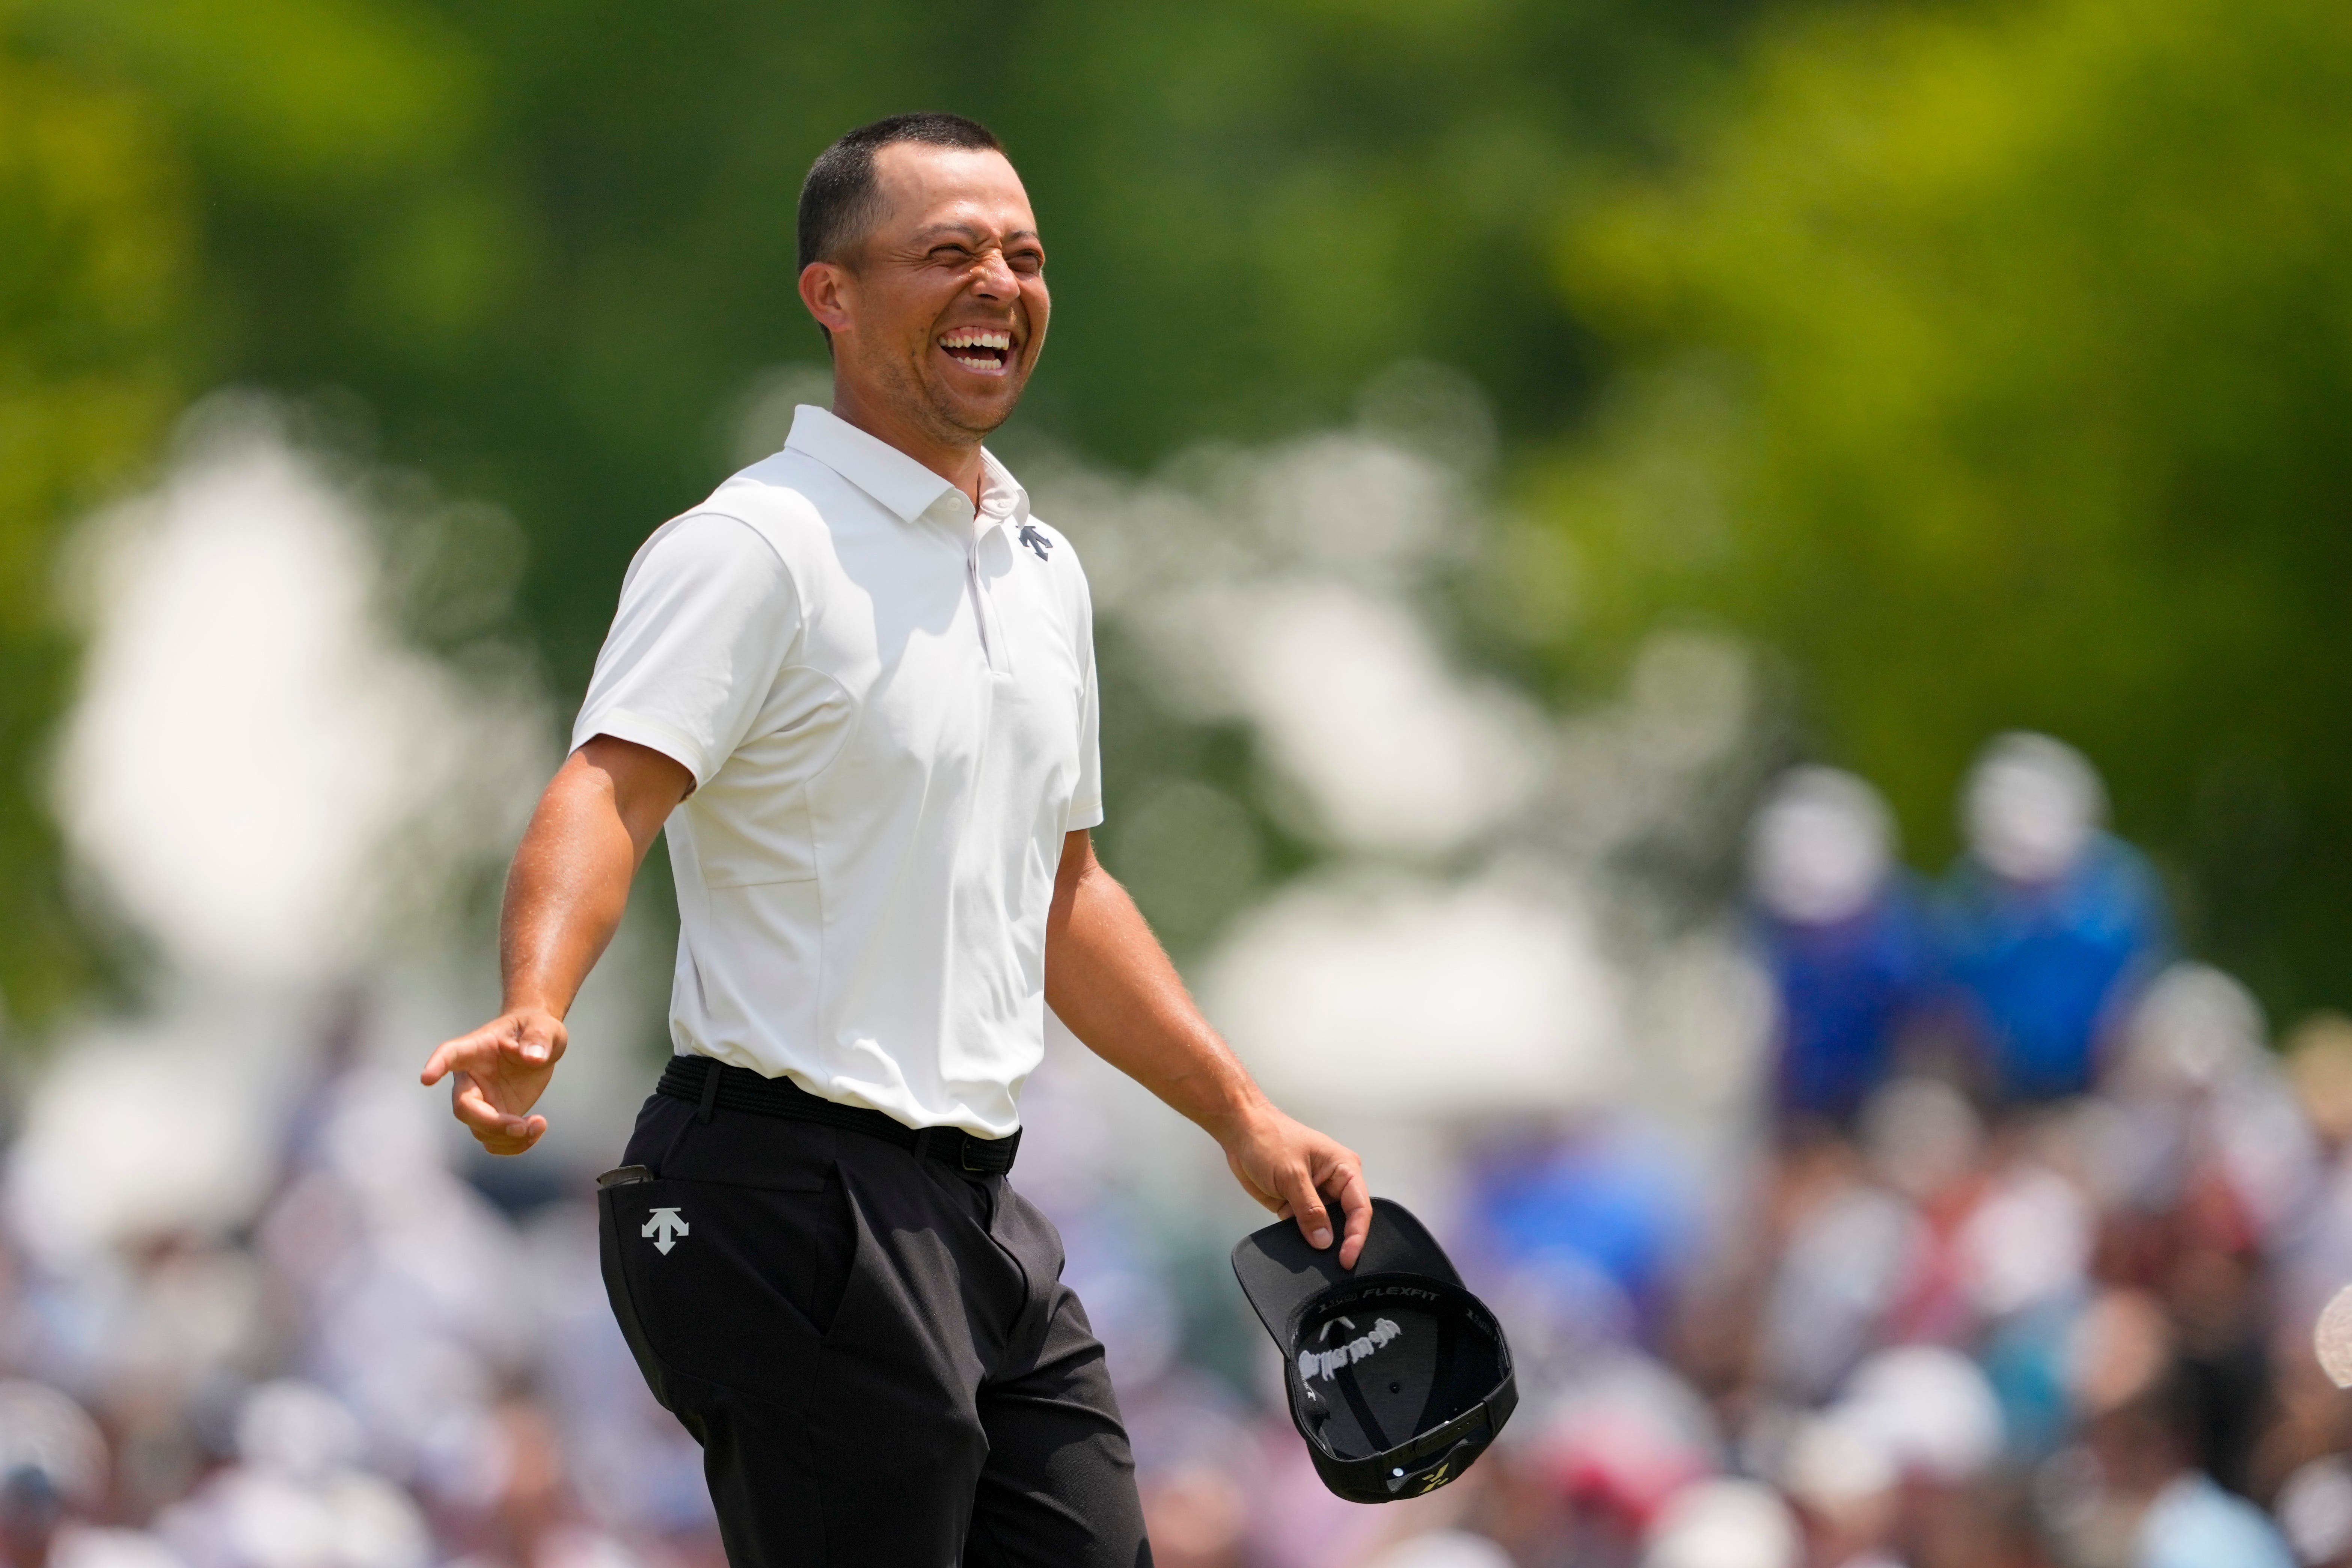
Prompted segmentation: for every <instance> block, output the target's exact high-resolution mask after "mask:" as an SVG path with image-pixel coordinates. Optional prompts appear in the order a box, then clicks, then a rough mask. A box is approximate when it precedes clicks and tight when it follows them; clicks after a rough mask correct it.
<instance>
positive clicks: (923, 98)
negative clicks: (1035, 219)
mask: <svg viewBox="0 0 2352 1568" xmlns="http://www.w3.org/2000/svg"><path fill="white" fill-rule="evenodd" d="M17 3H18V4H19V5H24V6H26V7H27V9H26V16H27V18H28V20H27V22H26V26H24V27H23V28H21V29H20V33H21V35H22V37H25V38H26V40H28V47H34V48H37V50H39V51H40V52H41V53H42V54H44V55H45V56H46V57H47V58H53V59H56V60H59V61H63V62H67V63H68V64H69V65H70V66H71V67H72V68H74V69H76V70H77V71H79V72H82V73H86V74H88V75H90V76H92V77H94V78H96V79H101V80H106V81H110V82H111V81H123V82H131V83H136V84H138V85H139V86H140V87H142V89H144V90H146V91H148V92H150V93H152V95H153V96H154V97H155V98H156V99H157V100H159V101H161V102H163V103H164V104H165V105H167V106H168V108H169V110H170V112H171V114H172V115H173V121H174V124H175V125H176V126H177V128H178V129H179V130H180V131H181V132H183V134H184V139H185V143H186V145H187V147H188V148H189V150H190V156H191V159H192V161H193V163H194V170H195V180H196V184H197V189H198V192H199V194H200V196H201V200H202V203H203V208H204V213H205V252H206V255H205V289H206V311H205V329H206V331H205V344H206V347H207V349H208V351H209V353H208V357H207V358H206V360H205V363H204V366H203V368H204V370H205V374H207V375H208V377H209V378H210V379H212V380H215V381H222V380H233V379H245V380H254V381H259V382H262V383H265V384H270V385H273V386H276V387H278V388H280V389H283V390H288V391H293V392H297V393H307V392H310V391H314V390H316V389H318V388H320V387H328V386H331V387H337V388H342V389H348V390H349V391H351V392H352V393H356V394H357V395H359V399H360V401H361V403H362V405H364V406H365V407H366V408H367V409H368V410H370V411H371V414H372V416H373V419H374V421H375V422H376V426H377V429H376V439H377V441H378V443H379V446H380V450H381V452H382V454H383V455H384V456H386V457H389V458H394V459H395V460H398V461H403V462H409V463H415V464H418V465H421V466H423V467H425V468H427V469H428V470H430V471H431V472H432V473H433V474H434V475H435V477H436V479H438V480H439V481H440V482H441V483H442V485H443V486H444V487H445V488H446V489H451V490H455V491H457V492H460V493H467V494H473V495H478V496H482V497H486V498H488V499H490V500H495V501H497V502H498V503H499V504H501V505H503V506H505V507H507V508H508V509H509V510H511V511H512V512H513V513H514V514H515V515H516V516H517V517H518V518H520V520H521V521H523V523H524V526H525V527H526V529H527V530H528V531H530V535H531V536H532V538H533V540H534V542H535V543H536V545H537V548H536V550H535V551H534V552H533V563H532V567H531V571H530V580H529V582H528V583H527V584H526V586H525V604H526V607H527V610H528V612H529V613H530V615H531V616H532V618H533V620H534V622H535V625H536V629H537V630H538V632H539V634H540V636H541V644H542V646H543V647H544V648H545V649H546V651H547V653H548V655H549V656H550V658H551V668H552V673H553V674H554V676H555V678H556V679H557V682H558V684H559V687H562V688H566V689H568V688H571V687H573V686H576V685H577V684H578V683H579V682H580V681H582V680H583V679H584V678H585V673H586V666H587V663H588V660H589V659H590V658H591V657H593V652H594V648H595V646H596V644H597V642H598V640H599V639H600V638H601V637H602V634H603V630H604V624H605V621H606V619H607V617H608V616H609V613H610V606H611V603H612V599H613V595H614V585H615V584H617V582H618V580H619V574H620V569H621V566H622V565H623V563H625V561H626V558H627V556H628V554H629V552H631V551H632V550H633V549H634V548H635V544H636V542H638V541H639V540H640V539H642V538H643V536H644V535H645V533H646V531H648V530H649V528H650V527H651V525H652V524H653V523H655V522H656V521H659V520H660V519H661V518H663V517H665V516H667V515H669V514H670V513H672V512H674V511H676V510H677V509H678V508H680V507H681V506H683V505H685V504H687V503H688V502H690V501H691V500H694V499H696V498H697V497H698V496H699V495H701V494H702V493H704V492H705V491H706V490H707V489H708V487H709V484H710V482H711V481H712V479H713V478H714V476H716V475H717V474H719V473H721V472H723V471H724V469H725V468H726V467H728V466H730V464H729V462H728V458H729V439H728V437H729V428H728V427H729V425H730V418H731V416H732V413H733V409H734V405H736V403H737V401H738V400H739V399H740V398H741V397H742V396H743V395H744V392H745V389H746V388H747V386H749V385H750V384H751V381H752V379H753V377H754V376H755V374H757V373H758V372H759V371H760V370H761V369H762V368H763V367H766V366H770V365H773V364H776V363H790V362H807V361H811V360H821V359H822V357H823V348H822V345H821V343H820V342H819V340H818V339H817V337H816V335H815V333H814V330H813V329H812V328H811V327H810V326H809V324H808V323H807V321H805V319H804V317H803V312H802V310H801V309H800V307H799V304H798V302H797V300H796V299H795V297H794V295H793V233H792V230H793V204H794V201H795V199H796V197H797V195H798V190H799V184H800V179H801V176H802V174H803V172H804V171H805V170H806V168H807V166H808V163H809V161H810V159H811V158H812V157H814V154H815V153H817V151H818V150H819V149H821V148H822V147H823V146H824V144H825V142H827V141H829V140H830V139H831V138H832V137H834V136H835V135H837V134H838V133H839V132H842V131H844V130H845V129H847V128H848V127H849V126H851V125H854V124H856V123H858V122H860V121H866V120H869V119H872V118H875V117H877V116H878V115H880V114H884V113H888V112H894V111H896V110H901V109H905V108H908V107H910V106H925V107H939V108H949V109H955V110H961V111H964V112H968V113H971V114H974V115H977V116H979V117H980V118H982V119H983V120H985V121H988V122H990V123H991V124H992V125H993V126H994V127H995V128H996V129H997V130H998V131H999V132H1000V133H1001V134H1003V136H1004V137H1005V139H1006V142H1007V143H1008V145H1009V146H1010V147H1011V149H1012V151H1013V155H1014V157H1015V159H1016V160H1017V161H1018V163H1020V165H1021V168H1022V170H1023V173H1024V176H1025V177H1026V179H1027V181H1028V183H1029V184H1030V186H1031V188H1032V192H1033V195H1034V198H1035V201H1036V204H1037V206H1038V208H1039V211H1040V214H1041V216H1042V217H1043V219H1044V226H1045V232H1046V237H1047V240H1048V243H1049V245H1050V246H1051V247H1052V250H1053V258H1054V268H1053V270H1054V276H1055V286H1056V292H1057V300H1056V303H1057V306H1058V310H1057V311H1056V315H1055V332H1054V346H1053V349H1052V351H1051V353H1048V355H1047V356H1046V358H1045V370H1044V371H1043V373H1042V374H1040V376H1039V379H1038V382H1037V384H1036V385H1035V386H1034V389H1033V391H1032V394H1031V398H1030V403H1029V405H1028V407H1027V408H1025V409H1024V414H1023V416H1022V421H1021V430H1022V432H1023V433H1025V434H1028V435H1032V436H1043V437H1050V438H1053V439H1055V440H1057V441H1059V442H1061V443H1063V444H1065V445H1068V446H1072V447H1076V448H1078V449H1081V450H1084V451H1086V452H1087V453H1089V454H1091V455H1093V456H1096V457H1097V458H1108V459H1110V460H1113V461H1118V462H1122V463H1129V464H1142V463H1148V462H1150V461H1151V460H1153V459H1155V458H1159V457H1160V456H1162V455H1164V454H1166V453H1167V452H1169V451H1171V450H1172V449H1173V448H1175V447H1178V446H1180V445H1181V444H1183V443H1185V442H1188V441H1192V440H1196V439H1199V438H1201V437H1203V436H1206V435H1214V434H1223V435H1238V436H1250V437H1256V436H1262V435H1265V434H1266V433H1268V432H1269V430H1271V429H1274V428H1290V427H1297V426H1303V425H1305V424H1307V423H1309V422H1313V421H1317V420H1321V419H1328V418H1329V417H1331V416H1335V415H1336V414H1338V413H1339V412H1340V411H1341V410H1343V409H1344V408H1345V407H1346V405H1347V402H1348V400H1349V398H1350V397H1352V395H1354V394H1355V392H1356V391H1357V389H1358V388H1359V387H1360V386H1361V385H1362V384H1364V383H1365V382H1366V381H1367V380H1368V379H1370V376H1371V375H1372V374H1375V373H1377V372H1378V371H1379V370H1381V369H1382V368H1384V367H1386V366H1387V365H1389V364H1390V363H1393V362H1395V361H1396V360H1398V359H1399V358H1401V357H1404V356H1406V355H1411V354H1419V355H1422V356H1424V357H1428V358H1433V359H1436V360H1440V361H1444V362H1447V363H1458V364H1461V365H1462V366H1464V367H1465V368H1466V369H1468V370H1470V371H1472V372H1473V373H1474V374H1476V375H1478V376H1479V377H1480V379H1481V380H1482V381H1484V382H1485V383H1486V384H1487V385H1488V386H1489V387H1490V388H1492V389H1493V390H1494V391H1495V392H1496V395H1497V396H1498V398H1499V400H1500V403H1501V406H1502V407H1503V409H1504V410H1505V413H1506V416H1507V421H1508V423H1509V425H1510V426H1511V428H1513V429H1514V430H1516V431H1518V432H1522V433H1527V432H1534V431H1538V430H1549V429H1552V428H1556V427H1557V426H1558V425H1559V422H1560V420H1561V419H1562V418H1564V417H1565V416H1567V415H1568V414H1569V412H1570V411H1571V410H1572V409H1573V408H1575V407H1576V406H1577V405H1579V403H1580V401H1581V400H1582V399H1583V398H1584V397H1585V396H1586V395H1587V393H1588V391H1589V388H1590V387H1591V384H1592V383H1593V380H1594V377H1595V374H1596V371H1597V369H1598V362H1597V361H1596V359H1595V357H1594V354H1593V352H1592V345H1591V343H1590V342H1589V341H1588V340H1586V339H1584V338H1582V337H1580V335H1579V333H1578V332H1577V331H1576V330H1575V327H1574V325H1573V323H1572V321H1571V320H1570V315H1569V312H1568V310H1567V309H1566V306H1565V304H1564V302H1563V301H1561V300H1560V299H1559V293H1558V290H1557V289H1556V288H1555V287H1554V284H1553V281H1552V279H1551V277H1550V264H1549V252H1550V245H1551V234H1552V232H1553V227H1554V226H1555V224H1556V223H1557V222H1558V220H1559V215H1560V213H1561V212H1562V211H1563V210H1564V208H1565V207H1566V206H1568V205H1570V204H1572V202H1573V200H1574V194H1575V192H1576V191H1577V190H1578V189H1580V188H1584V187H1586V186H1589V185H1590V184H1591V183H1592V182H1591V178H1590V172H1591V171H1593V170H1595V169H1600V170H1607V169H1614V168H1622V166H1624V164H1625V163H1626V162H1627V161H1628V160H1637V159H1641V158H1644V157H1647V156H1650V155H1652V154H1653V153H1654V152H1655V151H1656V150H1657V149H1658V148H1659V147H1661V146H1662V145H1663V141H1662V132H1663V131H1664V126H1665V125H1666V124H1667V123H1668V121H1669V120H1670V116H1669V115H1668V113H1667V111H1666V106H1668V105H1670V104H1672V103H1673V102H1675V101H1676V100H1678V99H1679V97H1680V96H1682V95H1683V94H1684V93H1685V92H1686V91H1687V90H1689V89H1692V88H1694V87H1695V86H1696V85H1698V84H1701V83H1703V82H1704V81H1705V80H1706V79H1707V78H1708V77H1709V76H1710V75H1712V74H1715V73H1717V72H1719V71H1720V70H1721V69H1723V68H1725V66H1726V65H1727V61H1728V58H1729V56H1730V52H1731V51H1730V46H1731V44H1732V43H1733V42H1734V40H1735V37H1736V35H1737V33H1738V24H1739V22H1740V21H1741V20H1742V19H1743V18H1744V17H1745V16H1747V15H1748V13H1749V12H1750V11H1751V10H1752V9H1753V8H1754V7H1755V6H1756V5H1758V4H1760V0H1647V3H1637V0H1580V3H1578V4H1575V5H1559V4H1556V3H1555V4H1545V3H1538V0H1445V3H1443V4H1420V5H1399V4H1390V3H1386V0H1381V3H1364V0H1356V3H1349V4H1339V3H1337V0H1278V3H1268V0H1213V3H1211V4H1205V5H1191V6H1165V7H1133V6H1129V7H1120V6H1099V5H1076V4H1070V3H1067V0H1038V3H1033V4H1024V5H987V6H955V5H939V4H936V3H929V0H923V3H918V0H875V3H872V4H867V5H856V6H840V5H812V4H774V3H752V0H706V3H705V4H701V5H695V6H692V7H689V8H688V9H687V10H685V11H679V10H677V9H676V8H664V7H648V6H645V5H629V4H625V3H623V0H564V3H562V4H557V3H555V0H499V3H497V4H471V5H456V4H429V3H426V0H318V3H298V0H253V3H250V4H243V5H235V6H220V5H207V4H205V0H136V3H133V0H17ZM1009 434H1011V433H1009Z"/></svg>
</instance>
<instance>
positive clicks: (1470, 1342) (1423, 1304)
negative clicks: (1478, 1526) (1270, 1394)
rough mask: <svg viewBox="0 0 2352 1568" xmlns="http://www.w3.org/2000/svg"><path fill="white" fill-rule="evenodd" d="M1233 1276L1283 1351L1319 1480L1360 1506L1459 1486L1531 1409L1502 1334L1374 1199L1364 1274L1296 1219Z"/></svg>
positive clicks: (1399, 1214) (1437, 1259)
mask: <svg viewBox="0 0 2352 1568" xmlns="http://www.w3.org/2000/svg"><path fill="white" fill-rule="evenodd" d="M1234 1278H1235V1279H1239V1280H1240V1281H1241V1285H1242V1294H1243V1295H1244V1296H1246V1297H1248V1298H1249V1304H1250V1305H1251V1307H1253V1308H1254V1309H1255V1310H1256V1312H1257V1316H1258V1321H1260V1322H1262V1323H1264V1324H1265V1331H1266V1332H1267V1333H1269V1334H1272V1335H1273V1336H1274V1342H1275V1345H1276V1348H1278V1349H1279V1350H1280V1351H1281V1352H1282V1355H1283V1373H1282V1378H1283V1384H1284V1386H1285V1387H1286V1389H1287V1391H1288V1392H1289V1394H1290V1419H1291V1421H1292V1422H1293V1423H1294V1424H1295V1425H1296V1426H1297V1428H1298V1435H1299V1436H1301V1437H1304V1438H1306V1439H1307V1454H1308V1456H1309V1457H1310V1458H1313V1459H1314V1461H1315V1473H1316V1474H1317V1475H1318V1476H1320V1477H1322V1478H1323V1484H1324V1485H1325V1486H1327V1487H1328V1488H1330V1489H1331V1490H1332V1491H1334V1492H1336V1493H1338V1494H1339V1496H1341V1497H1343V1498H1346V1499H1347V1500H1349V1501H1350V1502H1393V1501H1395V1500H1397V1499H1399V1498H1408V1497H1419V1496H1421V1495H1422V1494H1423V1492H1432V1491H1435V1490H1436V1489H1438V1488H1439V1487H1442V1486H1444V1484H1445V1483H1446V1482H1448V1481H1451V1480H1454V1479H1457V1478H1459V1477H1460V1476H1461V1474H1462V1472H1463V1471H1465V1470H1466V1469H1468V1468H1470V1461H1471V1460H1473V1459H1475V1458H1477V1457H1478V1456H1479V1455H1480V1454H1481V1453H1484V1452H1485V1451H1486V1445H1487V1444H1489V1443H1492V1442H1493V1441H1494V1440H1495V1436H1496V1434H1497V1433H1499V1432H1500V1431H1502V1429H1503V1423H1504V1422H1506V1421H1507V1420H1509V1419H1510V1416H1511V1411H1512V1409H1513V1407H1515V1406H1516V1405H1517V1404H1518V1402H1519V1391H1518V1385H1517V1384H1516V1383H1514V1382H1513V1381H1512V1378H1511V1347H1510V1345H1509V1344H1508V1343H1507V1342H1505V1340H1504V1338H1503V1328H1502V1325H1501V1324H1499V1323H1497V1322H1496V1321H1495V1314H1494V1313H1492V1312H1490V1311H1488V1310H1486V1303H1485V1302H1483V1301H1481V1300H1478V1298H1477V1297H1475V1296H1473V1295H1472V1294H1470V1292H1469V1291H1467V1290H1465V1289H1463V1288H1462V1277H1461V1276H1460V1275H1459V1274H1457V1273H1455V1272H1454V1265H1453V1263H1452V1261H1451V1260H1450V1259H1448V1258H1446V1256H1445V1249H1444V1247H1439V1246H1438V1245H1437V1242H1436V1239H1435V1238H1434V1237H1432V1236H1431V1235H1430V1234H1429V1231H1428V1229H1427V1227H1425V1226H1423V1224H1422V1223H1421V1221H1419V1220H1417V1219H1415V1218H1413V1216H1412V1214H1411V1213H1410V1212H1409V1211H1408V1210H1407V1209H1406V1208H1405V1207H1404V1205H1402V1204H1396V1203H1391V1202H1390V1201H1389V1200H1388V1199H1386V1198H1374V1199H1373V1200H1372V1228H1371V1232H1370V1235H1368V1236H1367V1237H1365V1238H1364V1248H1363V1251H1362V1252H1361V1253H1360V1254H1359V1255H1358V1256H1357V1258H1356V1267H1355V1268H1353V1269H1347V1268H1340V1267H1339V1247H1338V1245H1337V1244H1334V1245H1333V1246H1331V1247H1328V1248H1325V1249H1322V1250H1319V1251H1318V1249H1316V1248H1315V1247H1309V1246H1307V1238H1306V1237H1303V1236H1301V1235H1299V1234H1298V1226H1297V1224H1296V1223H1294V1222H1293V1221H1290V1220H1283V1221H1281V1222H1280V1223H1278V1224H1276V1225H1270V1226H1266V1227H1265V1229H1264V1230H1261V1231H1256V1232H1254V1233H1253V1234H1251V1235H1249V1236H1247V1237H1244V1238H1243V1239H1242V1241H1241V1243H1240V1245H1238V1246H1236V1247H1234Z"/></svg>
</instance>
